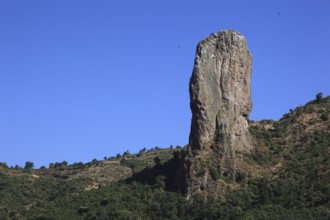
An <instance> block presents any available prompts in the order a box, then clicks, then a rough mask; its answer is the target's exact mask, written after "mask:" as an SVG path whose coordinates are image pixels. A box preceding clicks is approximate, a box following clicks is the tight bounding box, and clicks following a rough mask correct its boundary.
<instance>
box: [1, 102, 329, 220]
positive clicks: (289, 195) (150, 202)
mask: <svg viewBox="0 0 330 220" xmlns="http://www.w3.org/2000/svg"><path fill="white" fill-rule="evenodd" d="M329 114H330V97H326V98H321V99H320V98H319V99H318V98H317V99H316V100H314V101H311V102H309V103H308V104H307V105H305V106H302V107H298V108H296V109H295V110H291V111H290V112H289V113H287V114H285V115H284V116H283V118H282V119H280V120H279V121H277V122H276V121H261V122H254V123H251V129H250V132H251V134H252V137H253V140H254V143H255V146H256V147H255V150H254V151H253V152H251V154H249V155H245V158H244V159H245V160H248V161H249V162H250V163H251V164H253V165H254V166H256V167H259V169H262V171H263V173H266V174H267V175H251V173H245V172H242V171H240V172H237V173H236V183H232V182H226V181H225V178H221V174H220V173H219V172H218V170H217V169H216V167H215V166H214V165H212V162H211V161H207V162H205V164H203V167H201V170H200V174H201V175H204V174H205V172H207V171H209V172H210V175H211V177H212V178H213V179H214V180H219V182H225V183H226V184H228V185H230V184H236V185H233V186H235V187H228V189H227V188H226V189H225V192H224V194H223V195H221V196H219V197H218V198H207V199H206V200H205V198H201V197H199V196H196V197H194V198H193V199H192V200H191V201H187V200H186V198H185V196H184V194H182V193H179V192H178V190H179V188H178V186H179V185H180V184H182V183H177V182H178V176H177V174H178V173H179V172H178V171H180V169H181V168H182V167H183V166H182V165H183V161H184V159H185V155H186V148H185V147H184V148H181V147H179V146H178V147H175V148H174V147H171V148H169V149H160V148H158V147H155V148H153V149H150V150H147V149H146V148H143V149H141V150H140V151H139V153H138V154H131V153H129V152H128V151H126V152H124V153H123V154H122V155H121V154H118V155H117V156H116V157H105V158H104V161H102V160H97V159H93V160H92V161H91V162H89V163H85V164H84V163H81V162H78V163H74V164H71V165H69V164H68V163H67V162H66V161H63V162H56V163H51V164H49V168H46V167H42V168H40V169H34V168H33V162H30V161H28V162H26V164H25V167H24V168H20V167H18V166H16V167H11V168H9V167H8V165H7V164H6V163H4V162H1V163H0V219H1V220H2V219H4V220H7V219H17V220H18V219H20V220H21V219H37V220H38V219H39V220H42V219H44V220H45V219H48V220H50V219H61V220H62V219H70V220H71V219H73V220H75V219H125V220H126V219H143V220H144V219H250V220H257V219H260V220H261V219H262V220H263V219H317V220H322V219H330V208H329V207H330V172H329V170H330V126H329ZM107 172H108V173H107ZM252 174H253V173H252ZM114 177H117V178H114Z"/></svg>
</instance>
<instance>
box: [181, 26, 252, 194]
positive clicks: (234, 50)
mask: <svg viewBox="0 0 330 220" xmlns="http://www.w3.org/2000/svg"><path fill="white" fill-rule="evenodd" d="M251 67H252V56H251V54H250V52H249V50H248V47H247V44H246V40H245V38H244V37H243V36H242V35H241V34H240V33H238V32H236V31H232V30H226V31H220V32H218V33H216V34H212V35H210V36H209V37H207V38H206V39H205V40H203V41H201V42H200V43H199V44H198V46H197V51H196V57H195V64H194V69H193V74H192V76H191V79H190V107H191V111H192V121H191V132H190V137H189V155H188V161H187V172H188V173H187V175H188V176H187V187H188V189H187V193H188V197H190V196H191V195H194V194H198V193H202V194H203V195H204V196H208V195H209V194H210V193H211V194H212V193H215V190H217V185H218V184H217V182H219V181H217V179H218V177H220V176H223V177H226V178H227V179H232V180H234V181H235V175H236V168H235V166H236V165H235V164H236V158H235V154H236V153H237V152H248V151H249V150H250V149H251V142H250V135H249V132H248V121H247V117H248V115H249V113H250V112H251V108H252V102H251V96H250V78H251Z"/></svg>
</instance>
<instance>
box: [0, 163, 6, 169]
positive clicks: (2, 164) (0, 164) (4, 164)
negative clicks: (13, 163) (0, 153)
mask: <svg viewBox="0 0 330 220" xmlns="http://www.w3.org/2000/svg"><path fill="white" fill-rule="evenodd" d="M0 167H3V168H8V165H7V163H5V162H0Z"/></svg>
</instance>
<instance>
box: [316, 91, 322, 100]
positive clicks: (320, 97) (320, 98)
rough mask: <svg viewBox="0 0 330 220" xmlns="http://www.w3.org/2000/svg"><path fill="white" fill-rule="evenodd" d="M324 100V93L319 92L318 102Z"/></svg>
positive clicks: (317, 95)
mask: <svg viewBox="0 0 330 220" xmlns="http://www.w3.org/2000/svg"><path fill="white" fill-rule="evenodd" d="M322 98H323V93H322V92H319V93H317V94H316V100H317V101H320V100H322Z"/></svg>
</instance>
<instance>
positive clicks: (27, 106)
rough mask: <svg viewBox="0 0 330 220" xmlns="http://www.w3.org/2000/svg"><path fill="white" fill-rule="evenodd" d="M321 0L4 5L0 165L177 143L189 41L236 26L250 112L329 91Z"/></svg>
mask: <svg viewBox="0 0 330 220" xmlns="http://www.w3.org/2000/svg"><path fill="white" fill-rule="evenodd" d="M329 11H330V1H328V0H309V1H306V0H299V1H298V0H296V1H293V0H292V1H287V0H285V1H284V0H281V1H264V0H259V1H254V0H249V1H246V0H241V1H237V0H236V1H233V0H231V1H229V0H227V1H222V0H205V1H201V0H198V1H194V0H189V1H188V0H181V1H174V0H166V1H165V0H157V1H155V0H150V1H145V0H139V1H133V0H131V1H125V0H123V1H109V0H95V1H87V0H56V1H55V0H28V1H21V0H1V1H0V149H1V152H0V161H4V162H7V164H8V165H15V164H18V165H21V166H24V163H25V162H26V161H33V162H34V163H35V165H36V167H39V166H41V165H46V166H48V164H49V163H50V162H61V161H63V160H66V161H68V162H69V163H73V162H80V161H82V162H88V161H91V160H92V159H93V158H97V159H102V158H103V157H104V156H112V155H115V154H116V153H122V152H123V151H125V150H129V151H130V152H137V151H138V150H139V149H141V148H143V147H147V148H151V147H155V146H157V145H158V146H159V147H169V146H170V145H171V144H173V145H174V146H175V145H185V144H187V142H188V136H189V131H190V119H191V112H190V108H189V94H188V83H189V78H190V76H191V73H192V68H193V62H194V55H195V48H196V45H197V43H198V42H199V41H200V40H202V39H204V38H205V37H207V36H208V35H209V34H211V33H212V32H217V31H220V30H224V29H235V30H237V31H239V32H241V33H242V34H243V35H244V36H245V37H246V38H247V42H248V45H249V48H250V51H251V53H252V55H253V61H254V62H253V70H252V74H253V76H252V100H253V106H254V107H253V111H252V113H251V115H250V118H251V119H253V120H259V119H266V118H270V119H279V118H280V117H281V116H282V115H283V114H284V113H286V112H288V110H289V109H290V108H295V107H296V106H299V105H303V104H305V103H306V102H307V101H309V100H311V99H314V98H315V94H316V93H318V92H323V94H324V96H326V95H329V94H330V86H329V85H330V54H329V52H330V13H329Z"/></svg>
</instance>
